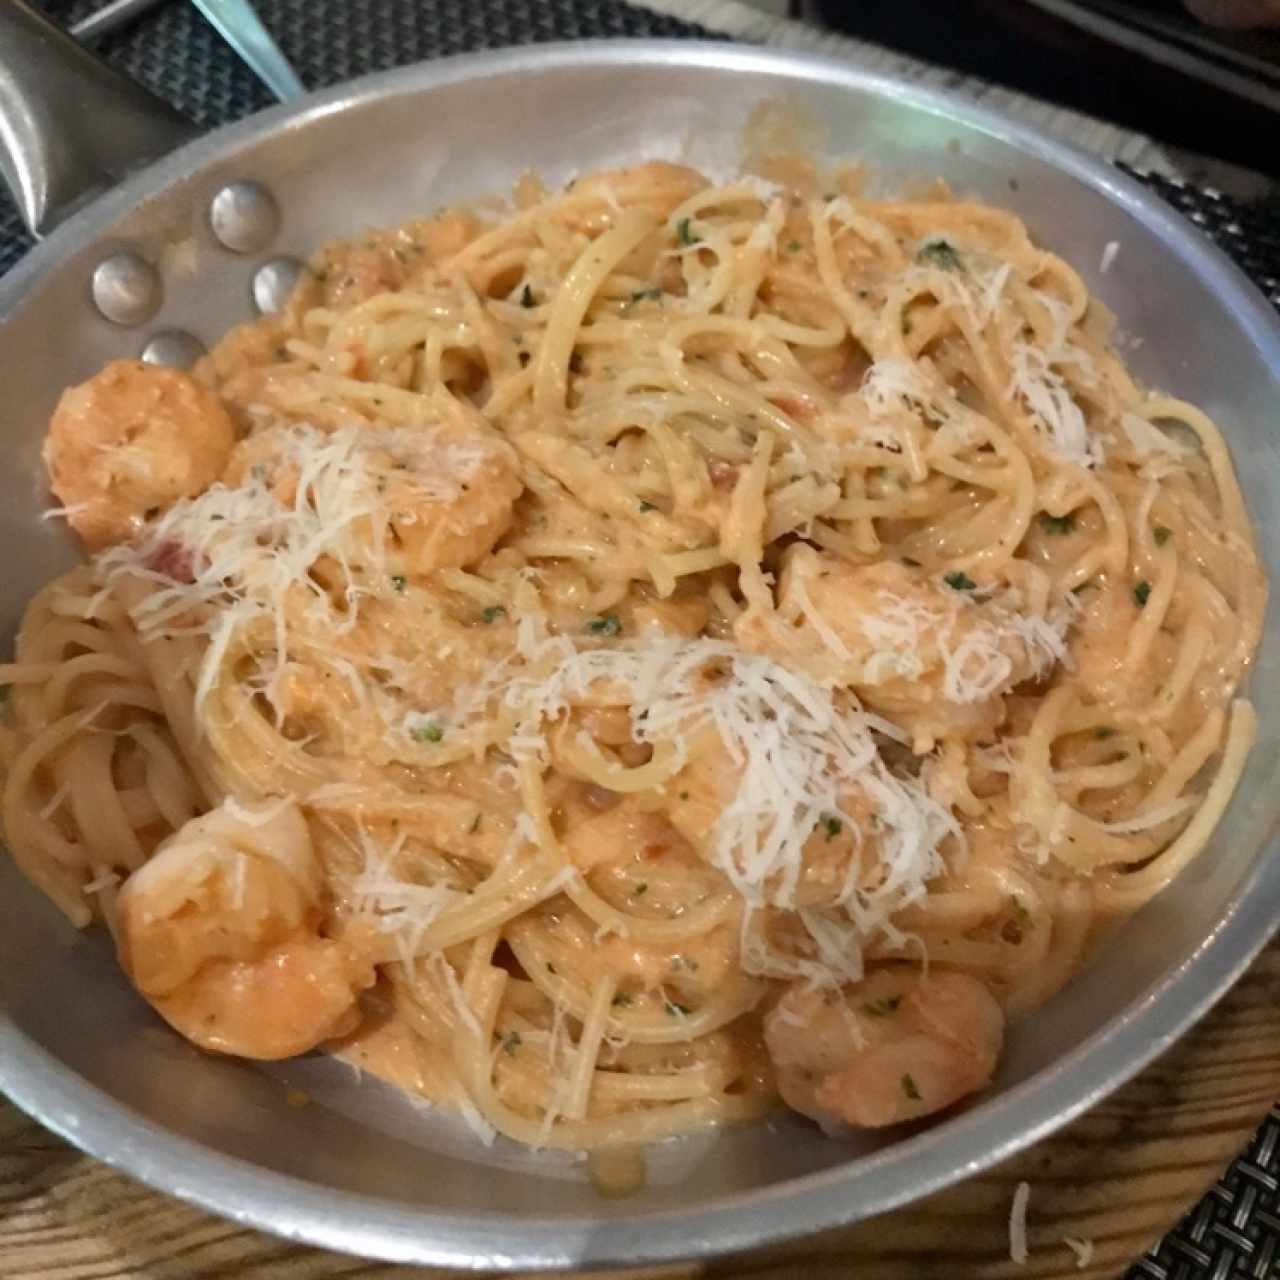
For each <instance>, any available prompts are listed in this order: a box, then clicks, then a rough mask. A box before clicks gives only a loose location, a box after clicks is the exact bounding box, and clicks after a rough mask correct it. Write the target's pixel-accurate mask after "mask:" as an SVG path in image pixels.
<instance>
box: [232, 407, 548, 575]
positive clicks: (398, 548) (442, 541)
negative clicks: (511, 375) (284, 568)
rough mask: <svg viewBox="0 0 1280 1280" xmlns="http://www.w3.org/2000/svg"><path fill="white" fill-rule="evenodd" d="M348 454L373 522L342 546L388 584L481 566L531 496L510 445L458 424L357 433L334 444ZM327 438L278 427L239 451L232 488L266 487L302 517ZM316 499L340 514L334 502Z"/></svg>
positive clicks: (365, 518)
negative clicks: (298, 508)
mask: <svg viewBox="0 0 1280 1280" xmlns="http://www.w3.org/2000/svg"><path fill="white" fill-rule="evenodd" d="M329 439H330V441H332V442H334V443H335V447H336V448H344V449H346V450H347V457H346V459H345V462H344V465H343V467H341V468H337V469H335V474H337V475H339V477H340V479H339V483H340V484H341V483H342V477H349V478H350V479H351V480H352V481H353V486H347V490H348V491H350V490H351V489H352V488H354V490H357V491H358V492H356V493H355V494H354V496H355V497H356V498H357V501H358V502H359V503H360V504H361V505H362V506H364V507H365V508H366V509H371V510H372V514H360V515H357V516H356V518H355V519H353V520H351V521H350V523H349V525H348V527H347V529H346V531H345V533H344V534H343V536H342V537H341V538H340V539H339V540H338V542H337V544H336V545H335V548H334V549H335V551H337V552H339V553H340V554H341V555H342V556H343V557H344V558H345V559H346V560H347V561H348V562H349V563H351V564H354V565H358V566H362V567H376V568H378V569H379V570H380V571H385V572H387V573H388V574H392V575H396V574H404V575H410V576H414V575H422V574H428V573H433V572H435V571H436V570H438V569H457V568H462V567H464V566H466V565H470V564H474V563H475V562H476V561H477V560H480V559H482V558H483V557H484V556H486V555H488V554H489V552H490V551H492V550H493V548H494V545H495V544H496V543H497V541H498V539H499V538H501V537H502V535H503V534H504V533H506V531H507V530H508V528H510V526H511V520H512V512H513V509H514V506H515V500H516V498H517V497H519V495H520V493H521V491H522V490H523V485H522V483H521V481H520V478H519V475H518V474H517V472H516V465H515V455H514V453H513V451H512V450H511V448H510V446H509V445H507V444H506V442H505V441H503V440H501V439H500V438H498V437H497V436H496V435H494V434H493V433H491V432H486V431H484V430H482V429H475V430H472V429H470V428H468V427H464V426H459V425H456V424H448V425H445V424H441V425H438V426H433V427H428V428H411V427H387V428H373V427H370V428H359V429H357V428H347V429H344V430H343V431H340V432H335V433H333V435H332V436H330V437H329ZM323 444H324V439H323V437H316V436H315V435H314V434H312V435H308V434H306V433H305V432H304V433H301V434H300V433H299V430H298V428H296V427H293V426H276V427H270V428H268V429H267V430H265V431H262V432H259V433H258V434H256V435H253V436H250V437H249V438H248V439H247V440H244V441H242V442H241V443H240V444H239V445H237V446H236V449H235V452H234V453H233V454H232V456H231V460H230V462H229V464H228V466H227V470H226V474H225V475H224V477H223V479H224V480H225V482H226V483H227V484H228V485H230V486H232V487H237V486H239V485H242V484H244V483H245V482H246V480H247V478H248V477H249V476H251V475H254V474H258V475H262V476H263V477H264V478H265V482H266V483H267V484H268V485H269V486H270V488H271V490H272V492H273V493H274V494H275V496H276V498H277V499H278V500H279V501H280V502H281V503H283V504H284V505H285V506H289V507H292V506H294V505H295V504H296V503H297V501H298V492H297V488H298V482H299V478H300V476H301V475H302V474H303V472H304V471H305V470H306V469H307V464H308V462H309V460H310V459H312V458H313V457H314V456H315V451H316V449H317V448H318V447H322V446H323ZM307 496H308V498H309V499H310V500H311V501H312V502H315V503H317V504H319V503H320V502H321V501H322V500H328V501H330V503H331V505H335V506H336V505H337V502H336V497H337V496H338V495H337V493H336V490H335V493H334V494H331V495H327V496H326V495H322V494H320V493H318V492H314V491H313V492H311V493H309V494H308V495H307Z"/></svg>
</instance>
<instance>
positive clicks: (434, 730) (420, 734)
mask: <svg viewBox="0 0 1280 1280" xmlns="http://www.w3.org/2000/svg"><path fill="white" fill-rule="evenodd" d="M409 736H410V737H411V738H412V739H413V740H414V742H439V741H440V739H441V738H443V737H444V729H443V728H442V727H441V726H440V725H439V724H437V723H436V721H434V720H428V721H427V723H426V724H420V725H419V726H418V727H417V728H416V729H414V730H413V732H412V733H411V734H410V735H409Z"/></svg>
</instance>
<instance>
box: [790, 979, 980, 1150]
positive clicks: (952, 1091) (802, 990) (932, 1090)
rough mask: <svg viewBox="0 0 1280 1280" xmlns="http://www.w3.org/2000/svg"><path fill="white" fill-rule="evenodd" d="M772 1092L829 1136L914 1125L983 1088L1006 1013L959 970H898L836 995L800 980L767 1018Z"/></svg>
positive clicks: (976, 982)
mask: <svg viewBox="0 0 1280 1280" xmlns="http://www.w3.org/2000/svg"><path fill="white" fill-rule="evenodd" d="M764 1036H765V1045H766V1047H767V1049H768V1051H769V1056H770V1058H771V1059H772V1061H773V1065H774V1069H775V1071H776V1072H777V1078H778V1089H779V1091H780V1092H781V1094H782V1097H783V1100H784V1101H785V1102H786V1103H787V1105H788V1106H789V1107H791V1108H792V1109H793V1110H796V1111H799V1112H800V1113H801V1114H802V1115H806V1116H808V1117H809V1118H810V1119H812V1120H816V1121H817V1122H818V1123H819V1124H820V1125H822V1127H823V1128H824V1129H826V1130H828V1131H833V1130H839V1129H841V1128H842V1127H847V1126H852V1127H853V1128H858V1129H878V1128H882V1127H884V1126H885V1125H891V1124H901V1123H903V1122H904V1121H907V1120H918V1119H920V1118H921V1117H922V1116H927V1115H931V1114H932V1113H933V1112H935V1111H941V1110H942V1109H943V1108H944V1107H949V1106H951V1104H952V1103H954V1102H958V1101H959V1100H960V1099H961V1098H963V1097H965V1096H966V1095H968V1094H970V1093H973V1092H975V1091H976V1090H978V1089H982V1088H984V1087H985V1086H986V1085H987V1084H988V1083H989V1082H990V1080H991V1075H992V1072H993V1071H994V1070H995V1065H996V1061H997V1059H998V1058H999V1056H1000V1049H1001V1046H1002V1044H1003V1041H1004V1014H1003V1013H1002V1012H1001V1009H1000V1006H999V1005H998V1004H997V1003H996V1001H995V998H994V997H993V996H992V995H991V993H990V992H989V991H988V990H987V989H986V987H984V986H983V985H982V984H981V983H980V982H978V981H976V980H975V979H974V978H971V977H969V976H968V975H966V974H961V973H946V972H937V971H935V972H933V973H931V974H929V975H928V976H927V977H925V976H923V975H921V974H919V973H917V972H915V971H914V970H911V969H909V968H908V967H906V966H905V965H895V966H893V967H890V968H884V969H879V970H877V971H876V972H874V973H871V974H870V975H868V976H867V978H866V979H864V980H863V981H862V982H859V983H856V984H854V985H852V986H848V987H845V988H844V989H843V990H842V991H840V992H838V993H836V992H822V991H816V990H814V989H813V988H811V987H806V986H804V985H803V984H800V983H797V984H795V985H793V986H792V987H790V988H789V989H788V990H787V992H786V993H785V994H784V995H783V997H782V999H781V1000H779V1001H778V1003H777V1004H776V1005H775V1006H774V1008H773V1009H772V1010H771V1011H770V1012H769V1014H768V1015H767V1016H766V1018H765V1023H764Z"/></svg>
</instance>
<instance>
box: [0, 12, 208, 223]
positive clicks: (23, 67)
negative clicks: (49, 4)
mask: <svg viewBox="0 0 1280 1280" xmlns="http://www.w3.org/2000/svg"><path fill="white" fill-rule="evenodd" d="M196 132H197V130H196V128H195V126H194V125H192V124H191V123H190V122H189V121H187V120H186V119H184V118H183V117H182V116H180V115H179V114H178V113H177V112H176V111H175V110H174V109H173V108H172V107H170V106H169V105H168V103H166V102H162V101H161V100H160V99H159V98H157V97H155V96H153V95H152V94H150V93H148V92H147V90H145V89H143V88H142V87H141V86H140V85H137V84H134V83H133V81H131V80H128V79H126V78H125V77H124V76H122V75H120V74H119V73H118V72H116V71H113V70H112V69H111V68H110V67H109V66H107V64H106V63H105V62H103V61H102V60H101V59H100V58H98V57H96V56H95V55H94V54H92V53H90V52H89V51H88V50H86V49H85V48H83V47H82V46H81V45H79V44H77V43H76V42H75V41H74V40H73V39H71V37H70V36H68V35H67V34H66V33H65V32H64V31H62V30H61V29H59V28H58V27H56V26H55V25H54V24H53V23H51V22H49V21H48V20H47V19H46V18H44V17H42V16H41V15H40V14H38V13H36V12H35V11H34V10H33V9H32V8H31V7H30V6H29V5H28V4H26V3H25V0H0V174H2V175H3V177H4V179H5V182H6V183H7V184H8V186H9V189H10V190H11V191H12V192H13V197H14V200H15V201H16V202H17V205H18V209H19V211H20V212H21V214H22V218H23V221H24V222H26V224H27V226H28V227H29V228H30V230H31V232H32V234H33V235H35V236H37V237H40V236H45V235H48V233H49V232H50V231H52V230H53V229H54V227H56V226H57V225H58V223H59V222H61V221H62V220H63V219H64V218H66V217H67V216H68V215H69V214H71V213H73V212H75V210H76V209H77V208H79V207H80V205H82V204H84V203H85V202H86V201H87V200H88V199H89V198H90V197H92V196H94V195H96V194H97V193H99V192H100V191H103V190H105V189H106V188H108V187H111V186H114V185H115V184H116V183H117V182H119V181H120V180H121V179H122V178H123V177H124V176H125V175H126V174H127V173H129V172H130V170H132V169H136V168H139V167H140V166H141V165H143V164H145V163H146V162H148V161H150V160H154V159H155V158H156V157H157V156H160V155H163V154H164V153H165V152H166V151H171V150H173V148H174V147H176V146H178V145H179V144H180V143H182V142H185V141H187V139H189V138H192V137H194V136H195V134H196Z"/></svg>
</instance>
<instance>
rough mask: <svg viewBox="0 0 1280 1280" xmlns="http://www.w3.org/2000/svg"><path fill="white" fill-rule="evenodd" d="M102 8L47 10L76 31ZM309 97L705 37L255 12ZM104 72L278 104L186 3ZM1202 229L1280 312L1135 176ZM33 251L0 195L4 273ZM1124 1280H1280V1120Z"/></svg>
mask: <svg viewBox="0 0 1280 1280" xmlns="http://www.w3.org/2000/svg"><path fill="white" fill-rule="evenodd" d="M104 2H105V0H44V4H43V7H44V8H45V9H46V11H47V12H49V13H50V14H51V15H52V16H53V17H55V18H56V19H58V20H59V21H61V22H64V23H70V22H73V21H75V20H76V19H78V18H80V17H83V16H84V15H85V14H87V13H89V12H91V11H92V10H94V9H96V8H98V7H100V6H101V4H103V3H104ZM257 9H258V12H259V14H260V15H261V17H262V19H263V21H264V22H265V24H266V25H267V26H268V27H269V28H270V30H271V32H272V34H273V35H274V36H275V37H276V39H277V41H278V42H279V44H280V47H281V49H283V51H284V53H285V55H286V56H287V57H288V59H289V61H290V62H291V63H292V64H293V66H294V69H295V70H296V71H297V72H298V74H299V75H300V76H301V77H302V79H303V81H304V82H305V83H306V84H307V86H308V87H309V88H313V89H318V88H321V87H323V86H324V85H330V84H337V83H339V82H340V81H343V80H349V79H350V78H351V77H353V76H358V75H361V74H362V73H364V72H366V71H376V70H380V69H382V68H385V67H392V66H399V65H402V64H405V63H410V62H420V61H423V60H424V59H427V58H440V57H445V56H447V55H448V54H454V53H466V52H470V51H473V50H477V49H497V48H502V47H503V46H507V45H515V44H531V43H539V42H545V41H549V40H572V39H582V38H589V37H606V36H685V37H689V36H705V35H707V34H708V33H707V32H706V31H705V30H703V29H702V28H700V27H698V26H695V25H694V24H692V23H688V22H682V21H679V20H678V19H675V18H667V17H663V16H662V15H660V14H655V13H650V12H648V11H647V10H644V9H638V8H635V7H634V6H632V5H629V4H623V3H619V2H618V0H257ZM100 52H102V53H103V54H104V55H105V56H106V57H107V58H108V60H109V61H111V62H112V63H114V64H115V65H116V66H117V67H119V68H120V69H121V70H122V71H124V72H125V73H126V74H128V75H130V76H133V77H134V78H135V79H137V80H141V81H142V82H143V83H144V84H146V85H148V86H149V87H150V88H151V89H153V90H154V91H155V92H157V93H159V94H160V95H161V96H162V97H165V98H168V99H169V100H170V101H171V102H173V103H174V104H175V105H176V106H178V107H179V108H180V109H181V110H183V111H184V112H186V113H187V114H188V115H189V116H190V117H191V118H192V119H193V120H195V121H196V122H197V123H198V124H201V125H205V126H213V125H217V124H222V123H225V122H226V121H228V120H235V119H238V118H239V117H241V116H246V115H249V114H250V113H251V112H253V111H257V110H259V109H260V108H262V107H265V106H267V105H268V104H269V103H270V102H271V101H272V99H271V97H270V95H269V94H268V93H267V91H266V90H265V89H264V88H263V87H262V85H261V84H260V83H259V81H258V80H257V79H256V78H255V77H254V76H253V74H252V73H251V72H249V71H248V70H247V69H246V68H245V67H244V66H243V65H242V64H241V62H240V61H239V60H238V59H237V58H236V57H235V56H234V55H233V54H232V53H231V52H230V50H229V49H228V48H227V47H226V45H225V44H224V43H223V42H222V40H221V39H220V38H219V37H218V36H217V35H216V34H215V32H214V31H213V29H212V28H211V27H209V26H208V24H207V23H206V22H205V21H204V19H202V18H201V17H200V16H199V15H198V14H197V12H196V10H195V8H194V7H193V6H192V5H189V4H176V3H172V4H166V5H162V6H161V7H160V8H159V9H157V10H156V11H155V12H153V13H152V14H150V15H149V16H147V17H146V18H144V19H143V20H142V21H140V22H139V23H137V24H136V25H135V26H133V27H132V28H130V29H129V30H127V31H125V32H122V33H121V34H119V35H117V36H115V37H112V38H111V39H109V40H107V41H105V42H104V43H103V44H102V45H101V46H100ZM1138 176H1139V177H1141V178H1142V180H1143V181H1144V182H1146V183H1147V184H1148V185H1149V186H1151V187H1152V188H1153V189H1154V190H1156V191H1157V192H1158V193H1159V194H1160V195H1161V196H1163V197H1164V198H1165V199H1166V200H1168V201H1169V202H1170V203H1171V204H1172V205H1173V206H1174V207H1175V208H1177V209H1179V210H1180V211H1181V212H1182V213H1184V214H1186V215H1187V217H1189V218H1190V219H1191V220H1192V221H1193V222H1195V223H1196V224H1197V225H1199V226H1200V227H1202V228H1203V229H1204V231H1205V232H1206V233H1207V234H1208V235H1210V236H1212V238H1213V239H1214V240H1215V241H1217V243H1218V244H1219V245H1220V246H1221V247H1222V248H1223V249H1225V250H1226V251H1227V253H1229V254H1230V255H1231V256H1232V257H1233V258H1234V259H1235V260H1236V261H1237V262H1238V263H1239V264H1240V266H1241V267H1243V268H1244V270H1245V271H1246V272H1247V273H1248V275H1249V276H1250V277H1251V278H1252V279H1253V280H1254V281H1255V282H1256V283H1257V284H1258V286H1259V288H1261V289H1262V290H1263V292H1264V293H1266V295H1267V296H1268V297H1269V298H1270V299H1271V301H1272V302H1273V303H1274V304H1275V305H1276V307H1277V308H1280V201H1277V202H1274V203H1273V202H1270V201H1269V202H1266V203H1264V204H1259V205H1244V204H1241V203H1240V202H1238V201H1236V200H1232V199H1231V198H1230V197H1227V196H1224V195H1221V194H1220V193H1218V192H1214V191H1205V190H1200V189H1197V188H1194V187H1188V186H1185V185H1183V184H1180V183H1176V182H1171V181H1169V180H1168V179H1165V178H1160V177H1156V176H1152V175H1138ZM29 246H30V240H29V238H28V237H27V235H26V233H25V231H24V230H23V228H22V226H21V223H20V222H19V221H18V217H17V213H16V210H15V209H14V208H13V206H12V204H11V203H10V202H9V200H8V198H7V197H6V196H3V195H0V273H3V272H4V271H6V270H8V268H9V267H11V266H12V265H13V264H14V263H15V262H16V261H17V260H18V259H19V258H20V257H21V256H22V254H23V253H25V252H26V250H27V248H28V247H29ZM1126 1280H1280V1108H1278V1109H1276V1110H1273V1111H1272V1113H1271V1115H1270V1116H1269V1117H1268V1118H1267V1120H1266V1122H1265V1123H1264V1124H1263V1126H1262V1128H1261V1129H1259V1131H1258V1133H1257V1136H1256V1137H1255V1138H1254V1140H1253V1143H1252V1145H1251V1146H1250V1147H1249V1149H1248V1151H1247V1152H1245V1153H1244V1155H1242V1156H1241V1157H1240V1158H1239V1159H1238V1160H1237V1161H1236V1162H1235V1163H1234V1164H1233V1165H1232V1166H1231V1168H1230V1169H1229V1170H1228V1171H1227V1173H1226V1174H1225V1175H1224V1176H1223V1178H1222V1179H1221V1180H1220V1181H1219V1182H1218V1184H1217V1185H1216V1186H1215V1187H1214V1188H1213V1190H1212V1191H1211V1192H1210V1193H1209V1194H1208V1195H1206V1196H1205V1198H1204V1199H1203V1200H1202V1201H1201V1202H1200V1204H1199V1205H1198V1206H1197V1207H1196V1209H1195V1210H1193V1211H1192V1212H1191V1213H1190V1214H1188V1215H1187V1217H1186V1218H1185V1219H1184V1220H1183V1221H1182V1222H1181V1223H1180V1224H1179V1225H1178V1227H1177V1228H1176V1229H1175V1230H1173V1231H1171V1232H1170V1233H1169V1234H1168V1235H1167V1236H1166V1237H1165V1238H1164V1240H1162V1241H1161V1243H1160V1244H1159V1246H1157V1247H1156V1248H1155V1249H1153V1250H1152V1251H1151V1252H1150V1253H1149V1254H1148V1255H1147V1256H1146V1257H1145V1258H1143V1259H1142V1260H1141V1261H1139V1262H1137V1263H1135V1264H1134V1266H1133V1267H1132V1268H1131V1269H1130V1271H1129V1273H1128V1276H1127V1277H1126Z"/></svg>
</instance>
